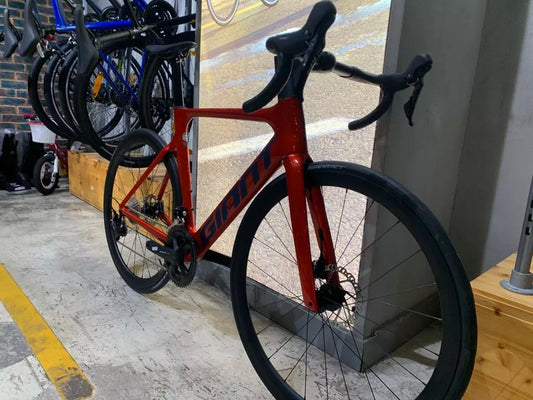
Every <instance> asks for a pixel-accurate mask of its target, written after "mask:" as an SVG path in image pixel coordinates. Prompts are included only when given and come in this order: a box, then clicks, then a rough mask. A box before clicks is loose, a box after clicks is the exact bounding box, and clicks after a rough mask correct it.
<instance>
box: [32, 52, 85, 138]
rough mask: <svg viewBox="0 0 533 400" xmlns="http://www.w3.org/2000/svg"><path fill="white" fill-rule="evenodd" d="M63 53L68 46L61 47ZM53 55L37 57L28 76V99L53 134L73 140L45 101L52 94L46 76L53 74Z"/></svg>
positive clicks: (49, 53)
mask: <svg viewBox="0 0 533 400" xmlns="http://www.w3.org/2000/svg"><path fill="white" fill-rule="evenodd" d="M62 49H63V50H64V51H68V50H69V47H68V45H64V46H62ZM54 57H55V53H54V52H52V51H50V50H49V51H46V52H45V53H44V57H37V58H36V59H35V60H34V62H33V64H32V66H31V70H30V73H29V74H28V97H29V101H30V104H31V106H32V108H33V111H34V112H35V114H36V115H37V117H38V118H39V120H40V121H41V122H42V123H43V124H44V125H45V126H46V127H47V128H48V129H50V130H51V131H53V132H54V133H55V134H57V135H59V136H61V137H64V138H66V139H75V138H74V136H73V132H72V131H71V130H70V129H65V128H64V127H63V126H62V125H61V124H60V121H59V120H58V119H56V118H55V116H54V110H53V109H52V108H51V105H50V104H49V103H48V101H47V96H48V95H49V93H50V92H53V88H52V87H51V86H50V83H49V82H47V80H46V76H47V75H48V74H55V73H57V72H56V67H57V66H56V64H54V63H53V60H54Z"/></svg>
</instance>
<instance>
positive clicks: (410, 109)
mask: <svg viewBox="0 0 533 400" xmlns="http://www.w3.org/2000/svg"><path fill="white" fill-rule="evenodd" d="M414 87H415V88H414V89H413V92H412V93H411V97H409V100H408V101H407V103H405V104H404V106H403V110H404V112H405V116H406V117H407V120H408V121H409V126H414V124H413V113H414V112H415V108H416V102H417V100H418V96H420V92H421V91H422V88H423V87H424V82H423V81H422V79H418V81H417V82H416V83H415V84H414Z"/></svg>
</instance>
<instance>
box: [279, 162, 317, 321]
mask: <svg viewBox="0 0 533 400" xmlns="http://www.w3.org/2000/svg"><path fill="white" fill-rule="evenodd" d="M306 160H307V155H305V154H291V155H289V156H287V157H286V158H285V160H284V166H285V171H286V177H287V194H288V196H289V209H290V216H291V224H292V234H293V238H294V246H295V250H296V260H297V262H298V272H299V274H300V283H301V286H302V295H303V300H304V304H305V306H306V307H307V308H309V309H311V310H313V311H315V312H318V302H317V297H316V291H315V279H314V275H313V262H312V260H311V245H310V243H309V226H308V224H307V204H306V203H307V200H306V195H305V184H304V167H305V162H306Z"/></svg>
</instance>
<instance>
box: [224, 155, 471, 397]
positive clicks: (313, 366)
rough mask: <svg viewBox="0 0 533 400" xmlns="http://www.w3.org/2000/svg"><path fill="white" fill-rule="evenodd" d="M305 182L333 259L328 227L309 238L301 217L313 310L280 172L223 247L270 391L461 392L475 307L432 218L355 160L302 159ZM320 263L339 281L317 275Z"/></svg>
mask: <svg viewBox="0 0 533 400" xmlns="http://www.w3.org/2000/svg"><path fill="white" fill-rule="evenodd" d="M305 183H306V189H307V190H308V195H307V197H308V205H309V206H310V207H311V205H313V204H316V201H317V200H316V199H317V197H319V196H317V195H316V193H317V192H316V190H319V191H320V193H322V197H323V200H324V204H325V208H326V214H327V219H328V221H329V222H328V223H329V230H330V232H331V238H332V242H333V244H334V248H335V259H336V263H335V264H330V265H326V263H325V262H324V258H323V253H322V250H323V249H322V246H323V243H325V241H324V237H326V236H327V234H325V233H324V226H322V227H321V230H320V231H318V232H317V234H316V235H315V233H314V232H315V231H316V230H317V227H315V229H313V228H312V227H313V220H312V219H311V217H309V218H308V221H309V226H310V232H311V233H310V235H309V236H310V242H311V252H312V260H313V265H309V266H306V267H307V268H313V271H314V276H315V288H316V290H317V293H318V298H319V304H320V305H321V307H322V309H321V312H319V313H314V312H312V311H310V310H309V309H307V308H306V307H305V306H304V304H303V299H302V295H301V288H300V279H299V273H298V267H297V265H296V261H295V259H296V258H295V254H294V244H293V239H292V235H293V234H292V230H291V225H290V224H289V220H290V216H289V207H288V202H287V189H286V181H285V178H284V176H281V177H279V178H277V179H276V180H275V181H273V183H271V184H270V185H269V186H267V187H266V188H265V189H264V190H263V191H262V192H261V193H260V194H259V195H258V196H257V198H256V199H255V200H254V202H253V203H252V205H251V206H250V208H249V209H248V211H247V213H246V215H245V217H244V219H243V221H242V223H241V226H240V227H239V231H238V233H237V237H236V240H235V246H234V249H233V255H232V267H231V297H232V303H233V310H234V315H235V320H236V324H237V328H238V331H239V334H240V336H241V339H242V342H243V345H244V347H245V350H246V352H247V354H248V356H249V358H250V360H251V362H252V364H253V366H254V368H255V369H256V371H257V373H258V375H259V376H260V378H261V379H262V381H263V382H264V384H265V386H266V387H267V388H268V389H269V390H270V391H271V393H272V394H273V395H274V396H275V397H276V398H278V399H302V398H305V399H314V398H327V399H347V398H352V399H354V398H358V399H391V398H398V399H431V400H435V399H458V398H460V397H461V395H462V394H463V392H464V390H465V389H466V386H467V384H468V381H469V378H470V374H471V371H472V368H473V362H474V356H475V348H476V320H475V310H474V304H473V297H472V292H471V289H470V286H469V283H468V280H467V278H466V276H465V273H464V270H463V267H462V265H461V262H460V260H459V258H458V257H457V255H456V253H455V251H454V249H453V247H452V245H451V243H450V242H449V240H448V238H447V236H446V234H445V232H444V231H443V229H442V228H441V226H440V225H439V223H438V221H437V220H436V219H435V217H434V216H433V215H432V214H431V212H430V211H429V209H428V208H427V207H425V206H424V205H423V204H422V203H421V202H420V201H419V200H417V199H416V198H415V197H414V196H413V195H412V194H411V193H409V192H408V191H407V190H405V189H404V188H402V187H401V186H400V185H399V184H397V183H395V182H394V181H392V180H391V179H389V178H387V177H385V176H383V175H381V174H380V173H378V172H375V171H372V170H369V169H367V168H364V167H361V166H356V165H352V164H347V163H333V162H329V163H313V164H310V165H309V166H308V168H307V170H306V173H305ZM313 188H314V189H315V192H313V193H314V194H313V196H311V195H310V194H309V193H311V190H312V189H313ZM294 229H296V228H294ZM326 229H327V227H326ZM363 233H364V235H363ZM317 238H321V241H320V242H318V241H317ZM328 271H329V272H328ZM331 272H335V273H336V274H337V275H338V277H339V279H340V282H339V283H336V282H334V281H331V282H328V280H327V278H326V277H327V276H331V275H328V274H329V273H331ZM282 326H283V327H282Z"/></svg>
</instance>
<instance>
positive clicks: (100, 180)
mask: <svg viewBox="0 0 533 400" xmlns="http://www.w3.org/2000/svg"><path fill="white" fill-rule="evenodd" d="M108 165H109V162H108V161H107V160H105V159H104V158H102V157H100V156H99V155H98V154H96V153H83V152H79V151H69V154H68V184H69V190H70V193H72V194H73V195H74V196H76V197H79V198H80V199H82V200H84V201H86V202H87V203H89V204H91V205H93V206H94V207H96V208H98V209H99V210H102V208H103V198H104V184H105V176H106V173H107V167H108Z"/></svg>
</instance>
